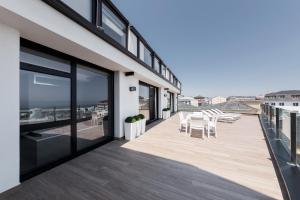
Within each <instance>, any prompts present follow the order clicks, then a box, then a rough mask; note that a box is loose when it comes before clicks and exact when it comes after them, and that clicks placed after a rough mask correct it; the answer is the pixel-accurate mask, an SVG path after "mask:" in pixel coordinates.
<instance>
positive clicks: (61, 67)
mask: <svg viewBox="0 0 300 200" xmlns="http://www.w3.org/2000/svg"><path fill="white" fill-rule="evenodd" d="M20 61H21V62H23V63H27V64H32V65H37V66H40V67H46V68H49V69H55V70H58V71H63V72H70V71H71V63H70V61H67V60H64V59H61V58H57V57H55V56H51V55H48V54H45V53H42V52H39V51H35V50H32V49H28V48H26V47H21V52H20Z"/></svg>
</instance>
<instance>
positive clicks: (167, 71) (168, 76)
mask: <svg viewBox="0 0 300 200" xmlns="http://www.w3.org/2000/svg"><path fill="white" fill-rule="evenodd" d="M169 78H170V72H169V70H168V69H166V79H168V80H169Z"/></svg>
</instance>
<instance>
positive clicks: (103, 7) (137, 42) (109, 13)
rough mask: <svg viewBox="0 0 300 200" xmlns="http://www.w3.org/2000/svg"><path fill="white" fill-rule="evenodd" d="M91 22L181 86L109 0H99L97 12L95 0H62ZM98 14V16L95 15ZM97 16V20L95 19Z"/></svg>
mask: <svg viewBox="0 0 300 200" xmlns="http://www.w3.org/2000/svg"><path fill="white" fill-rule="evenodd" d="M60 1H61V2H63V3H64V4H66V5H68V6H69V7H70V8H71V9H73V10H74V11H75V12H77V13H78V14H80V15H81V16H82V17H83V18H85V19H86V20H88V21H89V22H90V23H95V24H96V25H97V27H98V28H99V30H102V31H103V32H104V33H105V34H106V35H108V36H109V37H111V38H112V39H113V40H115V41H116V42H118V43H119V44H120V45H121V46H123V47H124V48H127V50H128V51H129V52H131V53H132V54H133V55H134V56H136V57H137V58H138V59H140V60H141V61H143V62H144V63H145V64H146V65H148V66H149V67H151V68H152V69H153V70H154V71H156V72H157V73H158V74H160V75H162V76H163V77H164V78H165V79H167V80H168V81H170V82H171V83H172V84H173V85H175V86H176V87H178V86H181V84H178V83H177V82H179V81H178V80H177V79H176V77H175V76H174V75H173V74H172V73H171V71H170V70H167V67H166V66H165V65H164V64H163V63H162V61H161V60H160V59H159V58H158V57H156V56H155V53H154V51H153V50H151V48H150V47H149V46H148V45H147V44H146V43H145V42H143V41H144V40H143V39H142V38H139V37H140V36H139V34H138V33H137V32H136V30H135V29H134V28H131V26H129V22H128V21H127V20H126V19H125V18H124V17H123V16H122V14H120V12H119V11H117V10H116V8H115V7H114V6H113V5H112V3H111V2H109V1H108V0H97V13H94V12H93V0H85V1H81V0H60ZM95 14H96V16H94V15H95ZM94 18H95V20H93V19H94Z"/></svg>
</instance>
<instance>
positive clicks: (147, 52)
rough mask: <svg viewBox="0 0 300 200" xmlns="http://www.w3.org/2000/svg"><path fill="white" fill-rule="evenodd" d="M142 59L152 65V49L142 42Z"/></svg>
mask: <svg viewBox="0 0 300 200" xmlns="http://www.w3.org/2000/svg"><path fill="white" fill-rule="evenodd" d="M140 59H141V60H142V61H144V63H146V64H147V65H149V66H152V56H151V52H150V50H149V49H148V48H147V47H145V45H144V44H143V43H142V42H140Z"/></svg>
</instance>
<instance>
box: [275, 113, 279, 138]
mask: <svg viewBox="0 0 300 200" xmlns="http://www.w3.org/2000/svg"><path fill="white" fill-rule="evenodd" d="M279 119H280V109H279V108H276V138H277V139H279V135H280V124H279V123H280V122H279Z"/></svg>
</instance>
